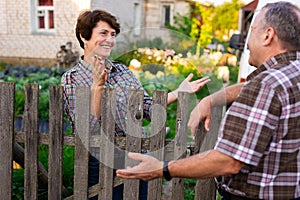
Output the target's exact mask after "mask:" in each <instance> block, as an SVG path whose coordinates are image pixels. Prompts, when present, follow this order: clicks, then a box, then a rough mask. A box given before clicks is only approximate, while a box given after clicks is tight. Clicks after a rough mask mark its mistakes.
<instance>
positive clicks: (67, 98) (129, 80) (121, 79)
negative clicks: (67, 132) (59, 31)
mask: <svg viewBox="0 0 300 200" xmlns="http://www.w3.org/2000/svg"><path fill="white" fill-rule="evenodd" d="M105 66H106V68H108V69H110V72H109V76H108V80H107V81H106V83H105V85H104V87H105V88H114V89H115V90H116V99H117V102H116V106H117V108H116V115H115V118H116V119H115V120H116V129H115V135H116V136H125V135H126V133H125V130H126V127H125V120H126V112H127V103H128V90H129V89H135V90H144V89H143V87H142V85H141V83H140V81H139V80H138V79H137V78H136V77H135V76H134V75H133V73H132V71H130V70H129V69H128V68H127V67H126V66H125V65H123V64H121V63H113V62H111V61H109V60H106V61H105ZM92 69H93V66H92V65H90V64H88V63H87V62H85V61H84V60H82V59H80V61H79V62H78V64H77V65H75V66H74V67H73V68H72V69H70V70H68V71H67V72H65V73H64V74H63V76H62V79H61V84H62V86H63V87H64V102H65V104H64V107H65V111H66V113H67V116H68V118H69V121H70V123H71V126H72V129H73V131H74V130H75V124H74V123H75V101H76V98H75V91H76V87H77V86H85V87H90V86H91V85H92V82H93V78H92ZM144 91H145V90H144ZM151 105H152V98H151V97H149V95H148V94H147V92H146V91H145V92H144V118H146V119H148V120H150V108H151ZM99 122H100V119H97V118H96V117H95V116H93V115H90V130H91V131H92V130H93V129H95V127H98V126H99Z"/></svg>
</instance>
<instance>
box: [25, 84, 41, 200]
mask: <svg viewBox="0 0 300 200" xmlns="http://www.w3.org/2000/svg"><path fill="white" fill-rule="evenodd" d="M38 105H39V86H38V85H37V84H27V85H25V107H24V132H25V175H24V179H25V181H24V199H28V200H36V199H37V189H38V183H37V180H38V177H37V174H38V144H39V141H38V138H39V137H38V135H39V132H38V131H39V129H38Z"/></svg>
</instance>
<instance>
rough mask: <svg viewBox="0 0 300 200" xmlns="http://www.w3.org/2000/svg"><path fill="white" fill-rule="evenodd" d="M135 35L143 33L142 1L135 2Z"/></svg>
mask: <svg viewBox="0 0 300 200" xmlns="http://www.w3.org/2000/svg"><path fill="white" fill-rule="evenodd" d="M133 19H134V23H133V24H134V35H135V36H139V35H141V19H142V6H141V4H140V3H134V16H133Z"/></svg>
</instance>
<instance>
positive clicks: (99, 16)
mask: <svg viewBox="0 0 300 200" xmlns="http://www.w3.org/2000/svg"><path fill="white" fill-rule="evenodd" d="M99 21H104V22H107V23H108V24H109V25H110V26H111V27H112V28H113V29H115V31H116V34H119V33H120V24H119V22H118V21H117V19H116V17H115V16H113V15H111V14H110V13H108V12H106V11H104V10H83V11H82V12H81V13H80V14H79V16H78V18H77V24H76V29H75V32H76V37H77V40H78V41H79V44H80V46H81V48H83V49H84V42H83V41H82V40H81V38H80V35H81V36H82V37H83V38H84V39H86V40H89V39H91V37H92V32H93V28H95V26H96V25H97V23H98V22H99Z"/></svg>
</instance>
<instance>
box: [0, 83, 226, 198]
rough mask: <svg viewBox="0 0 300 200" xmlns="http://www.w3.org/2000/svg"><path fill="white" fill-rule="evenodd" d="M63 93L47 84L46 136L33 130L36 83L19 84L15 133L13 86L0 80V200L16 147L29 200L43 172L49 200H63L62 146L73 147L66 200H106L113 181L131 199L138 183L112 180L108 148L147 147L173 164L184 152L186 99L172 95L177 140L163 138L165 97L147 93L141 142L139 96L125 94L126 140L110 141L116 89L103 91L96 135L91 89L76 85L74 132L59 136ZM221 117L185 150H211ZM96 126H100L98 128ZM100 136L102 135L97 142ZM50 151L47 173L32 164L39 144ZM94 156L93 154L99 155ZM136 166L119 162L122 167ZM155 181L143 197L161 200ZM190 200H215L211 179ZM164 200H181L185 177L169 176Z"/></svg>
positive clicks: (218, 111) (6, 192)
mask: <svg viewBox="0 0 300 200" xmlns="http://www.w3.org/2000/svg"><path fill="white" fill-rule="evenodd" d="M62 94H63V88H62V87H61V86H51V87H50V97H49V98H50V103H49V133H39V131H38V122H39V118H38V100H39V85H36V84H29V85H25V108H24V115H23V123H24V131H14V95H15V84H14V83H0V158H1V162H0V176H1V178H0V196H1V199H12V173H13V155H14V152H15V151H16V149H17V148H18V147H19V146H18V144H21V143H22V144H24V145H23V146H24V155H25V156H24V158H25V159H24V199H25V200H35V199H37V195H38V178H40V175H41V174H44V177H43V178H44V179H46V181H47V182H48V199H49V200H55V199H63V196H64V195H65V194H66V193H67V189H66V188H65V187H64V186H63V182H62V167H63V146H64V145H67V146H75V160H74V190H73V194H71V196H68V197H64V198H65V199H78V200H82V199H88V197H92V196H95V195H98V196H99V199H112V189H113V187H114V185H118V184H119V183H120V182H122V183H124V193H123V196H124V199H128V200H134V199H138V195H139V194H138V193H139V190H138V188H139V181H138V180H120V179H119V178H116V177H114V176H113V167H112V166H113V160H114V159H112V158H114V157H115V156H117V155H115V153H114V152H115V151H114V148H115V147H116V146H117V147H118V148H120V149H122V150H124V152H140V151H141V149H147V150H149V154H151V155H153V156H155V157H156V158H158V159H179V158H183V157H186V156H188V154H187V134H186V133H187V131H188V130H187V122H188V118H189V110H190V108H189V106H190V99H189V98H190V95H189V94H187V93H179V98H178V104H177V105H178V106H177V120H176V136H175V139H174V140H171V141H166V140H165V135H166V123H165V122H166V106H167V104H166V99H167V92H165V91H154V93H153V106H152V111H151V133H150V136H149V137H148V138H141V137H140V135H141V134H140V133H141V130H142V118H143V116H142V115H143V113H142V112H141V107H142V106H143V91H130V94H129V97H130V98H129V103H128V110H129V112H128V115H127V119H126V127H127V131H126V132H127V133H130V134H127V136H126V139H125V138H124V137H123V138H115V137H114V127H115V121H114V112H115V110H114V109H115V108H116V106H115V104H116V99H115V91H114V90H113V89H104V91H103V95H102V96H103V99H102V102H101V103H102V107H101V108H102V109H101V110H102V114H101V125H100V126H99V129H98V131H96V133H94V134H91V133H90V132H91V131H90V126H89V115H90V113H89V110H90V107H89V106H90V103H89V102H90V98H89V96H90V92H89V89H88V88H77V91H76V105H75V107H76V109H75V112H76V113H80V114H77V115H76V133H75V134H71V135H70V134H64V131H63V130H64V129H63V120H64V119H63V116H64V111H63V95H62ZM221 116H222V108H221V107H219V108H215V109H214V110H213V116H212V123H211V129H210V131H209V132H208V133H207V132H205V130H204V128H203V124H200V126H199V129H198V130H197V134H196V137H195V140H194V144H193V145H192V147H191V148H189V150H191V151H190V152H192V154H195V153H199V152H202V151H205V150H208V149H211V148H212V147H213V146H214V143H215V141H216V138H217V130H218V127H219V123H220V120H221ZM100 127H101V128H100ZM100 135H101V137H100ZM39 144H45V145H48V146H49V158H48V171H46V172H45V171H44V172H41V171H40V170H41V168H40V166H39V165H40V164H39V162H38V145H39ZM93 152H98V154H97V153H95V155H97V157H98V158H99V160H100V168H99V172H100V173H99V174H100V180H101V181H100V183H98V184H97V185H94V186H92V187H90V188H89V187H88V157H89V153H93ZM99 152H100V153H99ZM132 164H136V163H134V162H133V161H132V160H129V159H127V158H126V157H125V165H126V166H128V165H132ZM162 189H163V184H162V179H157V180H153V181H149V183H148V199H149V200H152V199H153V200H157V199H162ZM195 191H196V192H195V199H204V200H210V199H211V200H213V199H216V188H215V183H214V180H213V179H201V180H197V184H196V188H195ZM171 193H172V194H171V199H174V200H176V199H178V200H182V199H184V179H183V178H174V179H172V192H171Z"/></svg>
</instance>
